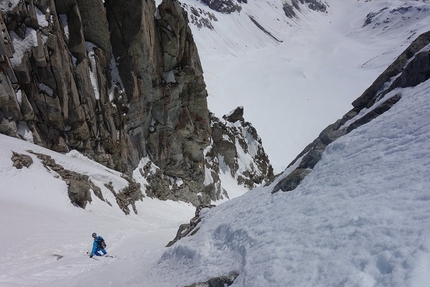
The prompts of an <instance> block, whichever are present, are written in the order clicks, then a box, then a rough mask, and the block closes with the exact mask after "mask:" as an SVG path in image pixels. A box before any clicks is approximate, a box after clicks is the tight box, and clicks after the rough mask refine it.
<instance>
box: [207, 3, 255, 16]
mask: <svg viewBox="0 0 430 287" xmlns="http://www.w3.org/2000/svg"><path fill="white" fill-rule="evenodd" d="M202 2H203V3H205V4H206V5H208V7H209V8H211V9H212V10H215V11H217V12H220V13H224V14H231V13H234V12H240V11H241V10H242V7H241V6H240V4H241V3H247V0H243V1H242V0H237V1H236V0H202Z"/></svg>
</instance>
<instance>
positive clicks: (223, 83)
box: [184, 0, 430, 172]
mask: <svg viewBox="0 0 430 287" xmlns="http://www.w3.org/2000/svg"><path fill="white" fill-rule="evenodd" d="M184 2H185V3H187V5H194V6H195V7H198V8H200V9H203V10H205V11H211V10H210V9H209V8H208V7H207V6H204V5H203V4H201V3H199V2H198V1H193V0H185V1H184ZM326 2H327V3H328V5H329V7H328V11H327V13H321V12H315V11H311V10H309V9H306V8H305V7H303V8H302V13H298V14H297V15H298V17H299V19H296V20H294V21H293V20H291V19H288V18H286V17H285V15H284V14H283V11H282V1H280V0H279V1H278V0H271V1H259V0H256V1H248V3H247V4H242V8H243V9H242V11H241V12H240V13H233V14H229V15H223V14H220V13H217V12H215V11H211V13H213V14H214V15H215V16H216V18H217V19H218V21H212V22H211V23H212V25H213V27H214V29H213V30H209V29H207V28H200V29H199V28H198V27H197V26H195V25H191V28H192V30H193V35H194V38H195V41H196V43H197V47H198V49H199V54H200V57H201V61H202V65H203V70H204V77H205V81H206V83H207V90H208V92H209V97H208V104H209V109H210V110H211V111H212V112H214V113H215V115H217V116H218V117H221V116H222V115H224V114H227V113H228V112H229V111H231V110H233V109H234V108H236V107H237V106H244V110H245V115H244V117H245V119H246V120H247V121H249V122H251V123H252V124H253V125H254V127H255V128H256V129H257V131H258V133H259V135H260V136H261V138H262V140H263V145H264V148H265V150H266V152H267V154H268V155H269V158H270V160H271V162H272V165H273V167H274V169H275V172H280V171H282V170H283V169H285V167H286V166H287V165H288V164H289V163H290V162H291V161H292V160H293V159H294V158H295V157H296V155H297V154H298V153H299V152H300V151H301V150H302V149H303V147H304V146H306V145H307V144H308V143H309V142H311V141H312V140H314V139H315V138H316V137H317V136H318V134H319V132H320V131H321V130H322V129H324V128H325V127H326V126H327V125H329V124H331V123H333V122H334V121H335V120H337V119H338V118H340V117H341V116H342V115H343V114H345V112H346V111H348V110H349V109H351V108H352V106H351V102H352V101H353V100H355V99H356V98H357V97H358V96H360V95H361V93H362V92H363V91H364V90H365V89H366V88H367V87H368V86H370V85H371V83H372V82H373V81H374V80H375V79H376V77H377V76H379V74H380V73H381V72H382V71H384V70H385V68H386V67H387V66H388V65H389V64H391V63H392V62H393V61H394V59H395V58H396V57H397V56H398V55H399V54H400V53H401V52H403V50H404V49H405V48H406V47H407V46H408V45H409V44H410V42H412V41H413V40H414V39H415V38H416V37H417V36H418V35H419V34H421V33H423V32H425V31H427V30H428V23H429V19H430V5H429V2H428V1H412V0H409V1H405V0H389V1H388V0H385V1H384V0H375V1H364V0H358V1H357V0H327V1H326ZM386 7H387V9H386V10H384V11H382V12H381V13H379V14H378V12H379V11H380V10H382V9H384V8H386ZM399 7H403V8H404V9H405V10H402V9H398V8H399ZM407 7H411V8H409V9H406V8H407ZM396 9H397V10H396ZM369 13H375V14H377V15H375V17H374V18H373V19H372V20H373V22H372V23H371V24H368V25H366V26H365V25H364V24H365V22H366V20H367V15H368V14H369ZM189 14H191V12H189ZM248 15H249V16H252V17H253V18H255V19H256V20H257V21H258V22H259V23H260V24H261V25H262V26H263V27H264V28H265V29H266V30H268V31H270V32H271V33H272V34H273V35H275V36H276V38H278V39H280V40H282V41H283V42H282V43H279V42H277V41H275V40H274V39H273V38H271V37H270V36H268V35H267V34H265V33H264V32H263V31H261V30H260V29H258V28H257V27H256V25H255V24H253V23H252V21H251V20H250V19H249V16H248Z"/></svg>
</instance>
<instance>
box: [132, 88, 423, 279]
mask: <svg viewBox="0 0 430 287" xmlns="http://www.w3.org/2000/svg"><path fill="white" fill-rule="evenodd" d="M398 93H401V94H402V99H401V100H400V102H399V103H398V104H396V105H395V106H394V107H393V108H392V109H391V110H389V111H388V112H387V113H385V114H383V115H382V116H380V117H379V118H377V119H375V120H373V121H372V122H371V123H370V124H367V125H364V126H362V127H361V128H359V129H357V130H355V131H353V132H351V133H350V134H348V135H347V136H344V137H342V138H340V139H338V140H336V141H335V142H333V143H332V144H331V145H329V147H328V149H327V150H326V152H325V153H324V156H323V158H322V160H321V161H320V162H319V163H318V164H317V166H316V167H315V168H314V171H313V172H312V173H311V174H310V175H309V176H308V177H306V179H305V180H304V181H303V183H302V184H301V185H300V186H299V187H298V188H297V189H296V190H294V191H292V192H289V193H283V192H279V193H276V194H274V195H272V194H270V192H271V191H272V188H273V185H272V186H271V187H268V188H259V189H256V190H253V191H251V192H248V193H247V194H245V195H243V196H241V197H238V198H236V199H233V200H231V201H229V202H227V203H224V204H222V205H219V206H218V207H217V208H215V209H213V210H210V211H208V212H207V213H206V214H205V219H204V220H203V223H202V224H201V228H200V230H199V232H198V233H197V234H196V235H195V236H193V237H190V238H187V239H184V240H181V241H179V242H178V243H177V244H176V246H174V247H173V248H171V249H169V250H167V251H166V252H165V253H164V255H163V256H162V257H161V259H160V262H159V264H158V265H157V268H161V270H164V271H166V270H169V271H168V272H165V274H166V276H164V277H163V278H162V280H163V281H162V282H163V284H161V283H160V284H159V285H158V286H172V285H171V284H172V282H169V278H171V277H173V278H175V284H174V286H186V285H188V284H191V283H193V282H196V281H197V282H199V281H200V282H202V281H206V280H208V279H210V278H213V277H217V276H222V275H229V274H231V273H234V272H235V273H238V274H239V276H238V278H237V279H236V281H235V283H234V284H233V285H232V286H244V287H245V286H246V287H252V286H255V287H259V286H279V287H281V286H284V287H285V286H423V287H424V286H428V284H429V282H430V275H429V274H430V273H429V272H428V270H429V268H430V239H429V235H430V214H429V212H428V210H429V200H430V177H429V175H430V150H429V149H428V143H429V141H430V123H429V121H428V119H430V102H429V100H428V96H429V94H430V81H427V82H425V83H424V84H421V85H419V86H417V87H416V88H410V89H403V90H401V89H397V90H395V91H393V92H392V95H394V94H398ZM274 184H276V183H274ZM167 274H168V275H167ZM136 286H137V285H136Z"/></svg>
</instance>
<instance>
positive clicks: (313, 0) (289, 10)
mask: <svg viewBox="0 0 430 287" xmlns="http://www.w3.org/2000/svg"><path fill="white" fill-rule="evenodd" d="M300 5H306V6H307V7H308V8H309V9H311V10H314V11H317V12H326V11H327V5H326V4H325V3H323V2H322V1H320V0H291V4H289V3H284V6H283V7H282V9H283V10H284V13H285V15H286V16H287V17H288V18H295V17H297V14H296V12H297V11H299V12H300V11H301V9H302V7H300Z"/></svg>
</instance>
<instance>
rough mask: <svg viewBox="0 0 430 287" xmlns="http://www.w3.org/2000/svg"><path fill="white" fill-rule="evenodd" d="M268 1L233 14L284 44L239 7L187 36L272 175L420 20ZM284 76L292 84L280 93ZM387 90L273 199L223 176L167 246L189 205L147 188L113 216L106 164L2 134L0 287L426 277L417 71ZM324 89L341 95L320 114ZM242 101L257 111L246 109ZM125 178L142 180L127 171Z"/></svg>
mask: <svg viewBox="0 0 430 287" xmlns="http://www.w3.org/2000/svg"><path fill="white" fill-rule="evenodd" d="M248 2H250V1H248ZM265 3H267V2H263V1H261V2H259V1H255V2H253V4H252V5H253V6H252V5H251V4H250V5H249V6H250V7H251V8H249V10H247V11H245V12H246V13H254V14H252V15H254V16H255V18H256V19H257V20H259V21H260V22H261V23H262V24H264V25H263V26H265V25H266V26H268V27H271V29H272V30H273V31H272V32H273V34H274V35H276V36H277V37H278V38H282V39H283V40H284V42H283V43H282V44H279V43H274V42H269V41H272V40H270V39H268V38H267V36H265V35H262V34H261V32H260V31H259V30H258V29H254V28H252V26H250V25H249V22H248V20H247V18H246V17H244V16H243V15H245V16H246V13H245V12H243V13H241V15H240V16H239V18H234V17H230V18H228V17H227V16H225V15H218V14H217V18H218V20H219V21H218V22H217V23H216V24H217V27H216V29H218V30H216V31H215V32H214V31H206V30H203V29H202V30H201V31H199V32H197V31H196V30H194V31H193V33H194V36H195V37H196V42H197V45H198V47H199V51H200V54H201V57H202V64H203V68H204V70H205V80H206V82H207V85H208V92H209V105H210V108H211V107H212V109H213V110H214V111H215V112H216V113H219V114H221V113H228V112H229V111H230V110H232V109H234V108H235V107H236V106H235V105H236V104H237V105H241V106H244V107H245V118H246V119H247V120H248V121H250V122H252V123H253V124H254V126H255V127H256V128H257V131H258V132H259V134H260V136H261V137H262V139H263V144H264V146H265V147H266V145H267V147H266V151H267V152H268V153H269V157H270V158H271V160H272V161H273V159H275V161H274V162H275V164H276V165H277V166H278V171H279V170H281V171H282V170H283V168H282V165H284V167H285V166H286V165H287V164H288V162H289V161H290V159H288V158H289V157H291V158H294V157H295V155H296V154H297V153H298V152H300V151H301V150H302V149H303V148H304V146H305V145H307V144H308V143H309V142H310V141H312V140H313V139H314V138H315V137H316V135H317V134H318V132H319V131H321V130H322V128H324V127H325V126H327V125H328V124H329V123H331V121H334V120H335V119H337V118H339V117H340V116H342V115H343V114H344V113H345V112H347V111H348V110H349V108H350V107H348V104H349V103H350V102H352V100H354V99H355V98H356V97H358V96H359V95H360V94H361V93H362V92H363V91H364V89H365V88H367V86H369V85H370V83H371V82H372V81H373V80H374V79H375V78H376V76H377V75H378V73H380V72H382V71H383V70H384V69H385V68H386V66H387V65H388V64H390V63H391V62H390V61H392V60H393V59H394V58H395V57H396V56H397V55H398V54H399V53H400V52H402V51H403V50H404V49H405V48H406V46H407V43H408V41H410V40H405V39H406V38H407V36H408V35H410V31H411V30H414V29H418V30H417V31H420V30H419V29H423V25H424V24H423V23H422V22H424V21H423V20H422V19H421V20H420V19H416V18H417V17H418V15H415V16H414V17H412V18H410V19H413V21H412V20H411V21H410V22H407V24H406V22H399V21H397V20H396V21H394V20H393V21H392V22H391V24H390V25H389V27H388V28H384V27H380V26H376V27H374V28H372V27H371V26H367V27H364V28H360V27H361V25H362V24H360V23H362V22H361V21H362V17H360V16H359V15H367V14H366V13H367V12H368V11H379V9H380V7H381V6H382V5H383V4H386V3H389V4H390V5H396V4H397V3H402V4H407V5H418V4H419V3H421V4H423V3H424V2H416V1H412V2H408V3H406V2H405V1H371V2H364V1H343V2H341V1H334V0H333V1H330V4H331V9H333V11H332V13H328V14H327V15H320V14H316V13H313V12H309V13H307V14H306V15H305V16H302V17H303V19H301V20H303V21H301V22H300V21H297V22H300V23H301V24H300V25H299V24H298V23H292V22H291V23H288V21H286V20H285V21H284V20H282V21H277V20H276V19H277V18H279V19H280V17H281V12H280V11H279V9H278V10H275V9H274V8H273V7H278V8H279V3H277V2H273V3H272V2H270V3H272V5H268V6H267V5H266V4H265ZM342 3H343V4H342ZM346 3H348V4H349V5H351V6H348V5H346ZM424 4H426V3H424ZM342 5H345V6H342ZM367 5H372V6H371V7H370V8H369V6H367ZM373 5H375V6H373ZM426 5H427V4H426ZM268 7H271V8H270V9H269V8H268ZM340 11H342V13H340ZM346 11H354V13H352V12H346ZM335 12H336V13H335ZM339 13H340V14H339ZM419 15H421V16H419V17H423V16H422V15H427V14H419ZM236 16H237V15H236ZM388 16H390V15H388ZM395 16H396V15H393V17H394V19H401V17H402V16H399V17H400V18H399V17H397V18H396V17H395ZM403 16H404V15H403ZM383 17H384V18H383V19H386V17H387V15H384V16H383ZM408 17H409V16H408ZM222 21H224V22H222ZM330 22H331V23H330ZM276 23H277V25H275V24H276ZM314 23H315V24H314ZM345 23H348V24H349V25H350V26H349V27H348V25H344V24H345ZM399 23H402V24H399ZM425 23H428V22H425ZM233 24H234V25H233ZM330 24H331V25H332V26H334V28H333V29H329V27H330V26H331V25H330ZM400 25H402V26H400ZM405 26H406V28H405ZM287 27H290V29H288V31H284V30H283V29H284V28H287ZM411 27H414V28H413V29H411ZM235 29H237V30H235ZM226 31H230V32H229V33H227V32H226ZM239 32H240V33H239ZM198 33H200V34H198ZM210 33H216V34H218V37H213V34H210ZM238 33H239V34H238ZM211 35H212V37H213V38H211ZM238 35H241V36H242V37H243V38H240V37H239V36H238ZM323 35H325V37H323ZM415 35H416V36H417V35H418V32H416V34H415ZM287 36H289V37H287ZM381 37H385V38H383V39H384V41H382V38H381ZM380 38H381V39H380ZM287 39H288V41H287ZM293 39H294V40H293ZM263 40H264V41H263ZM203 43H206V46H204V44H203ZM215 43H216V44H217V45H218V46H217V47H219V49H220V51H218V52H217V51H214V44H215ZM222 43H228V44H229V45H221V44H222ZM357 46H359V48H360V50H359V51H360V53H358V52H357V49H358V48H357ZM286 51H288V53H287V52H286ZM217 53H218V54H217ZM217 57H218V64H217ZM390 59H391V60H390ZM350 62H353V63H350ZM357 65H358V66H357ZM257 67H258V68H261V67H265V68H264V69H260V70H258V69H257ZM220 71H222V72H220ZM257 71H258V73H257ZM254 72H255V73H254ZM261 73H263V75H264V76H263V77H261V75H262V74H261ZM374 74H375V75H374ZM233 76H234V77H233ZM350 76H351V77H353V79H350ZM372 77H373V78H372ZM339 79H342V81H341V84H339V85H337V86H336V83H338V82H339ZM280 83H282V85H280ZM288 87H290V88H291V93H288V95H286V93H285V88H288ZM329 88H331V89H332V90H331V91H332V92H331V93H330V91H329ZM301 89H303V91H302V90H301ZM231 90H233V91H231ZM349 90H350V91H349ZM243 91H245V92H243ZM338 91H341V92H338ZM343 91H349V92H350V93H351V95H348V96H345V94H344V92H343ZM397 93H401V94H402V98H401V100H400V101H399V102H398V103H397V104H396V105H395V106H394V107H393V108H392V109H390V110H389V111H388V112H386V113H385V114H383V115H382V116H380V117H378V118H377V119H375V120H373V121H372V122H371V123H370V124H367V125H364V126H362V127H360V128H358V129H357V130H354V131H353V132H351V133H350V134H348V135H347V136H344V137H342V138H340V139H338V140H336V141H335V142H333V143H332V144H331V145H329V146H328V148H327V150H326V152H325V153H324V154H323V157H322V160H321V161H320V162H319V163H318V164H317V165H316V166H315V168H314V170H313V172H312V173H311V174H310V175H309V176H307V177H306V179H305V180H304V181H303V182H302V184H301V185H300V186H299V187H298V188H297V189H296V190H294V191H292V192H288V193H283V192H278V193H276V194H273V195H272V194H271V191H272V189H273V186H274V185H275V184H276V183H277V182H276V181H275V182H274V183H273V184H272V185H270V186H267V187H260V188H257V189H254V190H252V191H250V192H248V193H246V194H244V195H242V196H238V195H240V194H242V193H243V192H242V191H241V192H237V191H238V190H239V188H237V187H235V186H234V183H233V182H232V181H229V180H228V176H227V175H222V178H223V179H224V183H223V185H224V186H226V188H227V189H228V190H229V191H231V192H230V194H235V196H237V197H235V198H234V199H232V200H230V201H227V202H224V203H216V204H217V205H218V206H217V207H216V208H213V209H211V210H208V209H206V210H203V212H202V215H203V216H204V218H203V221H202V224H201V225H200V230H199V231H198V232H197V233H196V234H195V235H194V236H193V237H189V238H184V239H182V240H180V241H179V242H177V243H176V244H175V245H173V246H172V247H170V248H165V245H166V244H167V243H168V242H169V241H170V240H172V239H173V238H174V237H175V234H176V231H177V228H178V226H179V225H180V224H183V223H188V222H189V220H190V219H191V218H192V217H193V216H194V212H195V208H194V207H193V206H191V205H190V204H187V203H183V202H172V201H159V200H156V199H150V198H147V197H145V198H144V199H143V200H142V201H139V202H137V203H136V204H137V206H136V207H137V210H138V214H133V213H132V214H130V215H125V214H124V213H123V212H122V211H121V210H120V209H119V207H118V206H117V205H116V204H115V199H114V197H113V195H112V193H111V192H110V191H109V190H108V189H107V188H106V187H104V184H106V183H109V182H112V185H113V186H115V188H116V189H117V190H118V189H121V188H123V187H125V186H126V185H127V182H126V181H125V180H124V179H123V178H122V177H121V175H120V174H119V173H117V172H115V171H113V170H110V169H108V168H106V167H104V166H101V165H100V164H97V163H94V162H92V161H90V160H88V159H87V158H85V157H84V156H82V155H80V154H79V153H77V152H74V151H72V152H70V153H68V154H58V153H55V152H53V151H49V150H46V149H44V148H42V147H39V146H35V145H32V144H31V143H28V142H24V141H20V140H17V139H13V138H9V137H6V136H4V135H0V143H1V144H0V159H1V160H0V182H1V185H0V215H1V216H0V239H1V244H0V286H2V287H3V286H7V287H9V286H14V287H16V286H48V287H49V286H65V287H72V286H148V287H152V286H154V287H155V286H157V287H163V286H166V287H167V286H168V287H172V286H187V285H191V284H193V283H196V282H204V281H206V280H208V279H210V278H213V277H216V276H223V275H230V274H232V273H238V274H239V276H238V277H237V279H236V281H235V283H234V284H233V285H232V286H246V287H252V286H274V287H276V286H283V287H284V286H363V287H364V286H366V287H367V286H408V287H422V286H426V284H427V283H428V282H430V275H429V274H430V273H429V272H428V270H429V269H430V240H429V238H430V237H429V235H430V234H429V233H430V214H429V212H428V206H429V200H430V192H429V191H430V177H429V175H430V150H429V149H428V142H429V140H430V124H429V122H428V121H426V120H423V119H429V118H430V103H429V101H428V95H429V93H430V82H429V81H427V82H425V83H423V84H421V85H419V86H417V87H415V88H407V89H399V90H395V91H393V92H392V93H390V94H388V95H387V96H386V99H388V98H389V97H390V96H393V95H394V94H397ZM295 94H299V96H296V97H294V95H295ZM233 95H234V97H233ZM257 95H258V96H259V97H258V98H257V99H255V98H254V97H256V96H257ZM260 95H264V96H265V97H260ZM290 95H291V96H290ZM329 96H331V97H329ZM344 96H345V97H347V98H348V99H345V100H343V97H344ZM319 97H320V98H324V100H321V99H320V98H319ZM326 97H328V98H327V99H326ZM349 97H351V98H350V99H349ZM236 98H237V101H236V100H234V99H236ZM305 98H306V102H305V100H304V99H305ZM336 98H337V99H338V100H337V101H334V100H333V99H336ZM243 99H246V101H245V103H243ZM308 99H309V100H308ZM217 100H218V102H217ZM263 100H264V101H263ZM221 101H224V107H222V105H221ZM333 101H334V102H343V103H342V104H339V107H337V108H336V109H335V110H333V109H331V108H332V107H333V106H335V104H333V103H331V104H330V102H333ZM308 102H309V103H308ZM325 102H328V103H327V104H328V106H325V105H324V104H325ZM229 105H231V106H232V107H231V109H230V108H229V107H228V106H229ZM343 105H345V107H344V108H343V110H342V108H341V107H340V106H343ZM253 106H257V107H258V106H259V107H260V110H257V109H256V111H257V112H255V111H254V112H253V109H252V107H253ZM304 107H308V108H309V110H308V109H305V108H304ZM316 107H318V109H316ZM223 109H225V110H226V111H223ZM315 109H316V110H315ZM303 110H304V111H303ZM311 110H312V111H311ZM269 112H270V114H269ZM320 112H321V114H320ZM291 113H293V116H292V118H290V116H291V115H290V114H291ZM338 114H339V115H338ZM327 115H330V116H332V117H333V119H331V118H328V116H327ZM248 116H249V117H248ZM259 120H261V121H259ZM311 120H314V121H311ZM265 121H266V122H265ZM309 121H310V122H311V123H308V122H309ZM326 121H330V122H328V123H325V122H326ZM267 122H270V123H271V124H270V125H269V124H267ZM291 122H294V124H291ZM315 122H317V124H318V125H322V127H320V128H318V127H317V126H316V124H313V123H315ZM265 123H266V124H265ZM272 128H273V129H274V130H271V129H272ZM296 129H297V130H296ZM305 130H309V134H308V135H307V134H306V133H305ZM313 130H315V132H313ZM314 133H316V134H314ZM286 135H288V136H286ZM295 137H297V139H296V138H295ZM307 137H309V139H308V138H307ZM289 138H294V141H293V143H290V141H289V140H288V139H289ZM272 141H274V142H275V143H273V145H272V146H271V145H270V143H272ZM300 141H303V142H305V143H303V144H302V143H301V142H300ZM294 149H297V152H295V154H294V152H293V151H292V150H294ZM28 150H33V151H35V152H40V153H44V154H47V155H50V156H51V157H52V158H53V159H54V160H55V161H56V163H58V164H60V165H62V166H64V168H66V169H70V170H73V171H76V172H80V173H83V174H86V175H88V176H89V177H90V179H91V180H92V181H93V182H94V183H95V184H97V185H98V186H99V187H100V188H101V190H102V193H103V196H104V198H105V199H106V200H107V201H108V202H110V203H111V204H112V205H109V204H108V203H107V202H104V201H101V200H100V199H98V198H97V197H95V196H94V195H93V196H92V197H93V201H92V202H91V203H90V204H88V205H87V207H86V208H85V209H80V208H77V207H75V206H73V205H72V204H71V203H70V200H69V198H68V195H67V186H66V184H65V182H64V181H62V180H61V179H59V178H58V176H57V174H56V172H55V171H53V170H48V169H46V168H45V167H43V165H42V163H41V162H40V160H38V159H37V157H35V156H34V155H33V154H31V153H29V152H28ZM12 151H14V152H18V153H23V154H27V155H29V156H31V157H32V158H33V161H34V163H33V164H32V165H31V166H30V167H29V168H23V169H16V168H14V167H13V166H12V161H11V160H10V158H11V156H12ZM272 154H273V155H272ZM284 158H286V159H285V160H284ZM145 160H146V159H142V164H144V163H145ZM276 160H277V161H278V163H276ZM290 170H291V169H288V170H285V171H284V174H288V172H290ZM134 174H135V179H136V180H137V181H138V182H140V183H142V184H144V183H145V182H144V179H142V178H139V176H137V175H138V174H139V172H138V170H136V172H135V173H134ZM93 232H97V233H98V234H99V235H101V236H103V237H104V239H105V240H106V243H107V245H108V247H107V251H108V253H109V254H110V255H112V256H113V258H104V257H103V258H97V259H98V260H95V259H90V258H89V257H88V256H87V254H86V252H87V251H90V250H91V247H92V238H91V234H92V233H93Z"/></svg>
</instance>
